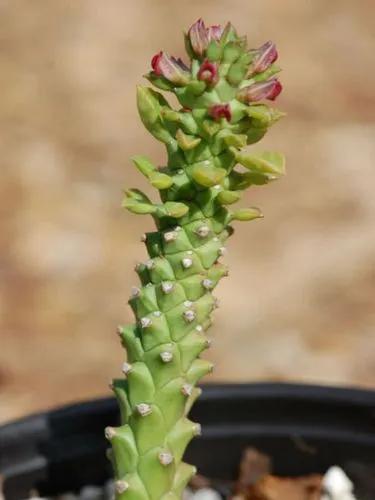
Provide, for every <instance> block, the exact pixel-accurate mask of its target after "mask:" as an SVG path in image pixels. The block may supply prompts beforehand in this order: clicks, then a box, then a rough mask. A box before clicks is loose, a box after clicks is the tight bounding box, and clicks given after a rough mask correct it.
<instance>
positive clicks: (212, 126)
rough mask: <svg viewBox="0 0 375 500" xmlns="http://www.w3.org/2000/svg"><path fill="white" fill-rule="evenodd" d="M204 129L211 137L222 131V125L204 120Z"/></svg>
mask: <svg viewBox="0 0 375 500" xmlns="http://www.w3.org/2000/svg"><path fill="white" fill-rule="evenodd" d="M202 128H203V130H204V131H205V132H206V133H207V134H208V135H209V136H213V135H214V134H216V133H217V132H218V131H219V130H220V123H218V122H215V121H214V120H204V121H203V123H202Z"/></svg>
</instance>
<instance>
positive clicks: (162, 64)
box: [151, 52, 190, 85]
mask: <svg viewBox="0 0 375 500" xmlns="http://www.w3.org/2000/svg"><path fill="white" fill-rule="evenodd" d="M151 67H152V69H153V71H154V73H155V75H157V76H163V77H164V78H165V79H167V80H169V81H170V82H172V83H175V84H176V85H186V83H187V82H188V81H189V76H190V70H189V68H188V67H187V66H186V64H184V63H183V62H182V60H181V59H177V58H175V57H173V56H172V57H170V56H169V55H168V54H165V53H164V52H159V53H158V54H156V55H154V57H153V58H152V60H151Z"/></svg>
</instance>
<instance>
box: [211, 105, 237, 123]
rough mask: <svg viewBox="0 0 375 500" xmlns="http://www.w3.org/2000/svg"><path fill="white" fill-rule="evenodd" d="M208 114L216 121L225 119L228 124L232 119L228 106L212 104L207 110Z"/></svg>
mask: <svg viewBox="0 0 375 500" xmlns="http://www.w3.org/2000/svg"><path fill="white" fill-rule="evenodd" d="M208 114H209V115H210V116H211V117H212V118H213V119H214V120H216V121H217V120H220V118H226V119H227V120H228V122H230V120H231V118H232V113H231V110H230V106H229V104H214V105H213V106H211V107H210V109H209V110H208Z"/></svg>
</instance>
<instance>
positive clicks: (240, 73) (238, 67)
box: [227, 61, 248, 85]
mask: <svg viewBox="0 0 375 500" xmlns="http://www.w3.org/2000/svg"><path fill="white" fill-rule="evenodd" d="M247 71H248V67H247V65H246V64H243V63H241V62H240V61H239V62H236V63H234V64H232V65H231V67H230V68H229V71H228V74H227V80H228V82H229V83H230V84H231V85H238V84H239V83H240V82H242V80H243V79H244V78H245V76H246V73H247Z"/></svg>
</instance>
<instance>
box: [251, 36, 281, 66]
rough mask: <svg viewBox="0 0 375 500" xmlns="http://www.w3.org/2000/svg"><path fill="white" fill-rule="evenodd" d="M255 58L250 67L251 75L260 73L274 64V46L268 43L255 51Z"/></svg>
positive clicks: (275, 54)
mask: <svg viewBox="0 0 375 500" xmlns="http://www.w3.org/2000/svg"><path fill="white" fill-rule="evenodd" d="M254 52H255V57H254V59H253V63H252V65H251V72H252V73H262V72H263V71H265V70H266V69H267V68H269V67H270V66H271V64H272V63H274V62H275V61H276V59H277V57H278V53H277V50H276V45H275V44H274V43H273V42H271V41H269V42H266V43H264V44H263V45H262V46H261V47H259V49H257V50H255V51H254Z"/></svg>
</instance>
